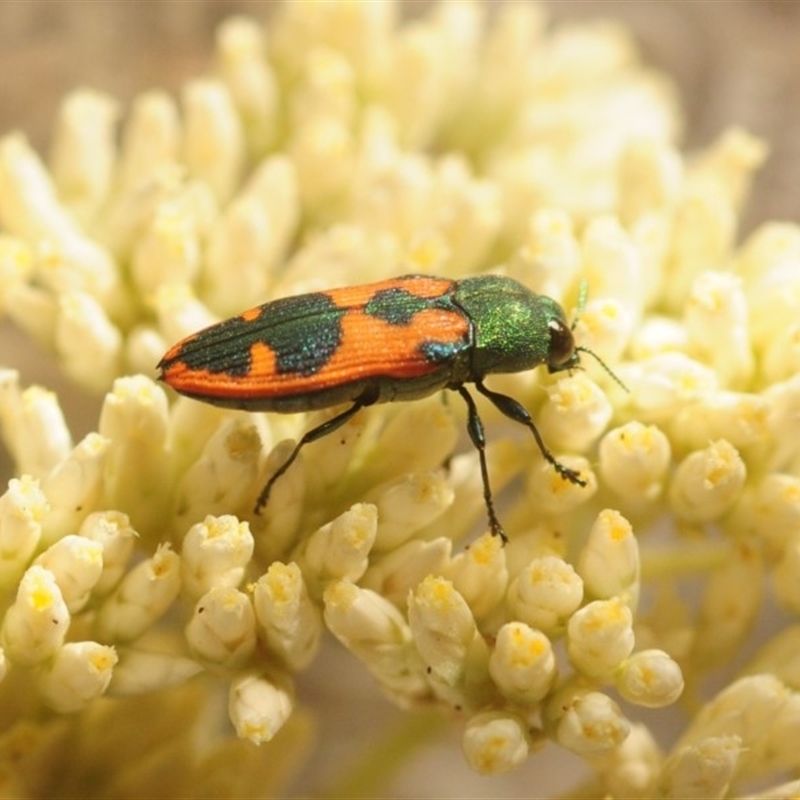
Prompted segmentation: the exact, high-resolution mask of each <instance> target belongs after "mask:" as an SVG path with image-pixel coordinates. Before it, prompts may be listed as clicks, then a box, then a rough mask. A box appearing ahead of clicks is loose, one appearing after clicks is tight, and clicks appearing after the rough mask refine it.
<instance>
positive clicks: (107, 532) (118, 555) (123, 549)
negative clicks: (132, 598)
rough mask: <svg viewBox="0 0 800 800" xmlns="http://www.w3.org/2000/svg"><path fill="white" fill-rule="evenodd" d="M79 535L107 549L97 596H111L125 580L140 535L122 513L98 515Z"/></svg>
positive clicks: (103, 559) (98, 512)
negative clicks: (124, 575) (129, 561)
mask: <svg viewBox="0 0 800 800" xmlns="http://www.w3.org/2000/svg"><path fill="white" fill-rule="evenodd" d="M78 535H79V536H82V537H84V538H86V539H89V540H90V541H94V542H99V543H100V544H101V545H102V546H103V556H102V564H103V572H102V574H101V575H100V578H99V580H98V581H97V583H96V585H95V589H94V593H95V595H104V594H107V593H108V592H109V591H111V589H113V588H114V587H115V586H116V585H117V583H119V581H120V579H121V578H122V576H123V574H124V572H125V568H126V566H127V564H128V559H129V558H130V557H131V553H133V547H134V544H135V542H136V538H137V536H138V534H137V533H136V531H135V530H133V528H131V524H130V520H129V519H128V517H127V516H126V515H125V514H122V513H120V512H119V511H97V512H95V513H94V514H89V516H88V517H86V519H85V520H84V521H83V524H82V525H81V527H80V530H79V531H78Z"/></svg>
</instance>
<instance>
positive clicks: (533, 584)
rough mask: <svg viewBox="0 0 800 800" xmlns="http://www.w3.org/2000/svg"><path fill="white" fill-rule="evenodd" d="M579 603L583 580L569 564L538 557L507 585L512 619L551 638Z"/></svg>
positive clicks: (581, 596)
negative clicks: (524, 623) (518, 620)
mask: <svg viewBox="0 0 800 800" xmlns="http://www.w3.org/2000/svg"><path fill="white" fill-rule="evenodd" d="M582 600H583V581H582V580H581V579H580V577H579V575H578V574H577V573H576V572H575V570H574V568H573V567H572V565H571V564H568V563H567V562H566V561H564V560H563V559H561V558H558V557H556V556H542V557H540V558H535V559H533V561H531V562H530V563H529V564H528V566H527V567H525V569H523V570H522V572H520V574H519V575H518V576H517V578H515V579H514V580H513V581H512V582H511V586H510V587H509V590H508V599H507V602H508V606H509V610H510V612H511V614H512V615H513V616H514V617H516V618H518V619H520V620H521V621H522V622H526V623H528V625H530V626H531V627H532V628H538V629H539V630H541V631H543V632H544V633H545V634H546V635H548V636H551V637H552V636H554V635H558V634H560V633H562V632H563V631H564V629H565V626H566V623H567V620H568V619H569V617H570V616H572V614H573V613H574V612H575V611H576V609H577V608H578V607H579V606H580V604H581V601H582Z"/></svg>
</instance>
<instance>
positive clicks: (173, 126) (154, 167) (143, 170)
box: [118, 89, 181, 192]
mask: <svg viewBox="0 0 800 800" xmlns="http://www.w3.org/2000/svg"><path fill="white" fill-rule="evenodd" d="M180 124H181V123H180V117H179V115H178V109H177V107H176V105H175V101H174V100H173V98H172V97H171V96H170V95H169V94H167V92H164V91H162V90H160V89H153V90H151V91H148V92H143V93H142V94H140V95H139V96H138V97H136V99H135V100H134V101H133V104H132V106H131V110H130V114H129V116H128V119H127V121H126V123H125V126H124V127H123V129H122V146H121V152H120V158H119V167H118V175H119V181H120V186H121V189H122V191H123V192H124V191H126V190H127V189H132V188H134V187H136V186H141V184H142V182H143V181H146V180H148V179H149V178H151V177H152V176H153V175H154V174H156V172H157V171H158V170H160V169H161V168H163V167H164V166H167V165H170V164H173V163H176V162H177V161H178V151H179V148H180V138H181V131H180Z"/></svg>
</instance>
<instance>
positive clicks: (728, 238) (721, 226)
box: [664, 185, 736, 310]
mask: <svg viewBox="0 0 800 800" xmlns="http://www.w3.org/2000/svg"><path fill="white" fill-rule="evenodd" d="M735 231H736V212H735V210H734V209H733V208H732V204H731V200H730V197H728V196H727V195H725V194H723V193H721V192H720V191H719V190H718V189H717V188H716V187H713V188H712V187H709V186H707V185H706V186H701V185H698V186H693V187H691V188H689V189H687V190H685V191H684V195H683V197H682V198H681V201H680V203H679V205H678V208H677V210H676V213H675V215H674V227H673V232H672V253H671V258H670V263H669V267H668V269H669V276H670V277H669V281H667V282H666V283H665V284H664V301H665V302H666V304H667V305H668V307H669V308H672V309H676V310H682V309H683V308H684V305H685V303H686V298H687V295H688V294H689V290H690V287H691V285H692V282H693V281H694V279H695V278H696V277H697V275H699V274H700V273H701V272H702V271H704V270H707V269H714V268H715V267H717V266H720V265H721V264H722V261H723V259H724V258H726V257H727V256H728V254H729V252H730V248H731V244H732V243H733V238H734V235H735Z"/></svg>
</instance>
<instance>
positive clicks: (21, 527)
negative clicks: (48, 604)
mask: <svg viewBox="0 0 800 800" xmlns="http://www.w3.org/2000/svg"><path fill="white" fill-rule="evenodd" d="M46 514H47V500H46V499H45V496H44V493H43V492H42V490H41V489H40V488H39V482H38V481H37V480H35V479H34V478H31V477H30V476H29V475H23V476H22V477H21V478H12V479H11V480H10V481H9V482H8V489H7V490H6V491H5V492H4V493H3V494H2V496H0V586H3V588H4V589H6V590H8V589H11V588H12V587H13V586H14V585H15V584H16V582H17V581H18V580H19V578H20V577H21V575H22V573H23V572H24V571H25V569H26V568H27V567H28V564H29V562H30V559H31V557H32V556H33V554H34V553H35V552H36V548H37V547H38V546H39V542H40V541H41V538H42V520H44V519H46Z"/></svg>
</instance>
